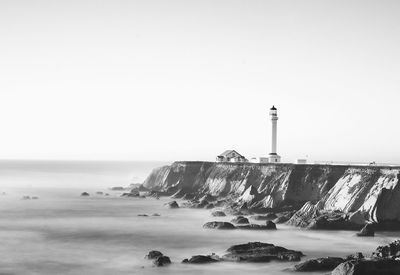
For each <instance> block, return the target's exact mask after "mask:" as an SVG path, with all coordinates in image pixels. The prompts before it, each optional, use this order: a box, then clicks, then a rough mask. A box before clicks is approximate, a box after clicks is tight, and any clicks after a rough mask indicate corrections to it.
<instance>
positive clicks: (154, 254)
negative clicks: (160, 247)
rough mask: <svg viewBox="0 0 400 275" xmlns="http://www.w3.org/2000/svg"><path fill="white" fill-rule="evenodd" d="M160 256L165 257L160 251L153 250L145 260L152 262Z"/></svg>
mask: <svg viewBox="0 0 400 275" xmlns="http://www.w3.org/2000/svg"><path fill="white" fill-rule="evenodd" d="M160 256H163V254H162V253H161V252H160V251H157V250H152V251H150V252H149V254H147V255H146V256H145V258H146V259H149V260H152V259H155V258H157V257H160Z"/></svg>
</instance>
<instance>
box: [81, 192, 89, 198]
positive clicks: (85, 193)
mask: <svg viewBox="0 0 400 275" xmlns="http://www.w3.org/2000/svg"><path fill="white" fill-rule="evenodd" d="M81 196H82V197H85V196H89V193H88V192H83V193H82V194H81Z"/></svg>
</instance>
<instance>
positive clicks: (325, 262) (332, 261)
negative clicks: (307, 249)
mask: <svg viewBox="0 0 400 275" xmlns="http://www.w3.org/2000/svg"><path fill="white" fill-rule="evenodd" d="M343 262H344V259H342V258H339V257H325V258H318V259H310V260H307V261H305V262H302V263H300V264H298V265H295V266H294V270H295V271H301V272H312V271H330V270H333V269H335V268H336V267H337V266H338V265H340V264H341V263H343Z"/></svg>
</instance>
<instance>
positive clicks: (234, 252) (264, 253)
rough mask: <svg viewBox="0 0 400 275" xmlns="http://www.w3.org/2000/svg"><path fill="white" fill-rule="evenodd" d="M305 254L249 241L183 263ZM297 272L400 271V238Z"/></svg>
mask: <svg viewBox="0 0 400 275" xmlns="http://www.w3.org/2000/svg"><path fill="white" fill-rule="evenodd" d="M304 256H305V255H304V254H303V253H302V252H301V251H295V250H291V249H287V248H284V247H280V246H275V245H273V244H270V243H262V242H249V243H246V244H238V245H233V246H231V247H230V248H228V249H227V250H226V253H225V254H224V255H222V256H219V255H216V254H215V253H211V254H209V255H194V256H192V257H190V258H186V259H183V260H182V261H181V263H182V264H211V263H218V262H224V261H228V262H237V263H241V262H246V263H268V262H270V261H279V262H299V261H301V258H302V257H304ZM145 258H146V259H149V260H153V264H154V265H155V266H158V267H160V266H165V265H169V264H172V263H173V261H171V259H170V258H169V257H168V256H165V255H164V254H163V253H161V252H160V251H156V250H152V251H150V252H149V253H148V255H146V256H145ZM290 270H291V271H294V272H328V271H330V272H331V273H330V274H331V275H379V274H380V275H382V274H385V275H397V274H400V240H397V241H394V242H392V243H389V244H388V245H385V246H379V247H377V249H376V250H375V251H374V252H372V254H371V255H370V256H369V257H365V256H364V255H363V254H362V253H360V252H357V253H354V254H352V255H348V256H346V257H345V258H340V257H325V258H316V259H310V260H306V261H304V262H301V263H299V264H296V265H295V266H294V267H293V268H290Z"/></svg>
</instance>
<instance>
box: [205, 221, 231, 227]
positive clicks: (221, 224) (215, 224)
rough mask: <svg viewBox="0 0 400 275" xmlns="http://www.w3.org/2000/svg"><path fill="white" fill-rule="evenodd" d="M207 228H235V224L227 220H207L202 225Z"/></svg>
mask: <svg viewBox="0 0 400 275" xmlns="http://www.w3.org/2000/svg"><path fill="white" fill-rule="evenodd" d="M203 228H207V229H235V226H234V225H233V224H231V223H229V222H218V221H214V222H207V223H205V224H204V225H203Z"/></svg>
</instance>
